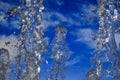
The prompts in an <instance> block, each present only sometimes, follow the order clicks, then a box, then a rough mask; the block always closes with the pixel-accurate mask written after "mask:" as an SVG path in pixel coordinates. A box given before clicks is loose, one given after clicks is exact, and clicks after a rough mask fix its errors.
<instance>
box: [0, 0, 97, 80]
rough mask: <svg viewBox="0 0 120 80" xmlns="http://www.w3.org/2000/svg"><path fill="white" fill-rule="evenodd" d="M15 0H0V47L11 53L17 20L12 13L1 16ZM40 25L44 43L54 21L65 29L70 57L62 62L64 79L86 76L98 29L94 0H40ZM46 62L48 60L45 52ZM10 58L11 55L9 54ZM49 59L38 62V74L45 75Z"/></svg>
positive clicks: (53, 25) (16, 31) (70, 79)
mask: <svg viewBox="0 0 120 80" xmlns="http://www.w3.org/2000/svg"><path fill="white" fill-rule="evenodd" d="M18 4H19V2H18V1H17V0H0V11H1V12H0V48H1V47H5V48H7V49H8V50H9V52H10V54H11V56H15V55H17V54H14V53H17V51H16V52H14V53H13V51H15V50H12V49H11V47H12V45H14V44H15V42H17V41H16V36H17V35H18V33H19V29H18V26H19V21H18V20H17V19H16V18H15V17H12V18H10V19H8V20H4V19H3V18H4V16H5V15H6V14H5V13H4V12H3V11H6V10H7V9H9V8H10V7H11V8H12V7H14V6H17V5H18ZM44 6H45V10H44V11H43V29H44V32H45V41H46V44H49V43H50V42H51V40H52V38H53V37H54V35H53V34H54V27H55V26H56V25H58V24H61V25H63V26H65V27H66V28H67V29H68V34H67V39H66V42H67V45H68V47H69V49H70V52H71V57H70V59H69V61H68V62H67V66H66V72H65V75H66V80H86V78H85V76H86V72H87V71H88V70H89V69H90V59H91V58H92V56H93V54H92V53H93V50H94V48H95V45H96V41H94V40H93V39H92V38H93V35H94V34H95V33H96V31H97V29H98V19H97V13H96V10H97V1H96V0H44ZM5 41H11V43H12V45H9V46H5V44H4V42H5ZM47 56H48V62H49V54H48V55H47ZM11 59H12V58H11ZM50 65H51V63H48V64H43V65H42V72H41V77H42V78H43V79H44V80H45V77H47V76H49V66H50Z"/></svg>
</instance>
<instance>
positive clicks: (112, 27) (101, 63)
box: [87, 0, 120, 80]
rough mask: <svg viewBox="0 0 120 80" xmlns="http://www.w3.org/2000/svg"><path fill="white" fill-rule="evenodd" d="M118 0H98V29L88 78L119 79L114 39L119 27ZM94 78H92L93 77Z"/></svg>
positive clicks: (90, 79)
mask: <svg viewBox="0 0 120 80" xmlns="http://www.w3.org/2000/svg"><path fill="white" fill-rule="evenodd" d="M118 2H119V0H98V18H99V30H98V36H97V37H96V40H97V46H96V50H95V53H96V54H95V58H94V59H93V61H92V65H93V67H92V69H91V70H90V71H89V72H88V73H87V78H88V80H109V79H112V80H119V79H120V72H119V65H120V64H119V63H120V62H119V57H118V51H117V47H118V46H117V44H116V41H115V34H116V31H118V29H119V26H118V25H119V19H118V18H119V12H118V9H119V7H118V5H119V3H118ZM93 78H94V79H93Z"/></svg>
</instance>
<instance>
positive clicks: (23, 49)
mask: <svg viewBox="0 0 120 80" xmlns="http://www.w3.org/2000/svg"><path fill="white" fill-rule="evenodd" d="M43 9H44V6H43V0H20V5H19V6H17V7H15V8H12V9H10V10H9V16H8V17H10V16H13V15H14V14H17V15H18V18H19V21H20V26H19V28H20V34H19V38H18V40H19V43H18V49H19V55H18V56H17V57H16V64H17V72H16V76H17V80H39V73H40V65H39V63H40V60H41V54H42V52H44V51H45V46H44V42H43V32H42V24H41V22H42V10H43ZM23 65H24V69H23V67H21V66H23Z"/></svg>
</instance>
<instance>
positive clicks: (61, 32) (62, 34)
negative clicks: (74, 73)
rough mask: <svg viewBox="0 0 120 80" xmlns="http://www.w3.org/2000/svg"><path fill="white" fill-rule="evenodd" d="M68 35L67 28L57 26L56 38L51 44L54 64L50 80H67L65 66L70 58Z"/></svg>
mask: <svg viewBox="0 0 120 80" xmlns="http://www.w3.org/2000/svg"><path fill="white" fill-rule="evenodd" d="M66 34H67V29H66V28H65V27H63V26H57V27H56V28H55V37H54V38H53V41H52V43H51V59H53V62H54V64H53V66H52V67H51V76H50V78H49V79H48V80H65V78H64V71H65V65H66V61H67V60H68V59H69V56H70V54H69V50H68V47H67V45H66V41H65V39H66Z"/></svg>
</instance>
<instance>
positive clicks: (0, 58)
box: [0, 48, 9, 80]
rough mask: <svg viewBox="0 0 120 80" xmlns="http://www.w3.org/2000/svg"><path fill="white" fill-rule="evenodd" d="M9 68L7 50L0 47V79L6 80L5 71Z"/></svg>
mask: <svg viewBox="0 0 120 80" xmlns="http://www.w3.org/2000/svg"><path fill="white" fill-rule="evenodd" d="M8 68H9V52H8V50H6V49H4V48H1V49H0V80H6V73H7V70H8Z"/></svg>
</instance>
